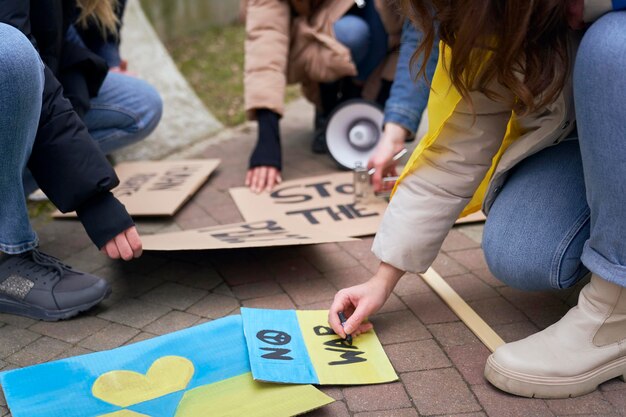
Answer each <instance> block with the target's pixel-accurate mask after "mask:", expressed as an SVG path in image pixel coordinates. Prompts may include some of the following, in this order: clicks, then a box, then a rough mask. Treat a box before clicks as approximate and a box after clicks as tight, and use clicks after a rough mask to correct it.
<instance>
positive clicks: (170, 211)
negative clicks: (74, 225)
mask: <svg viewBox="0 0 626 417" xmlns="http://www.w3.org/2000/svg"><path fill="white" fill-rule="evenodd" d="M219 164H220V161H219V159H202V160H201V159H198V160H184V161H139V162H124V163H122V164H119V165H117V166H116V167H115V172H116V173H117V176H118V177H119V179H120V185H118V186H117V187H116V188H115V189H114V190H113V194H114V195H115V196H116V197H117V198H118V199H119V200H120V201H121V202H122V204H124V205H125V206H126V210H128V213H129V214H130V215H131V216H173V215H174V214H175V213H176V212H177V211H178V209H180V208H181V207H182V205H183V204H185V203H186V202H187V200H189V198H190V197H191V196H192V195H194V194H195V192H196V191H198V189H199V188H200V187H201V186H202V184H204V183H205V182H206V180H207V178H209V175H211V173H212V172H213V171H214V170H215V169H216V168H217V166H218V165H219ZM75 216H76V214H75V213H68V214H63V213H61V212H59V211H57V212H56V213H54V214H53V217H56V218H62V217H75Z"/></svg>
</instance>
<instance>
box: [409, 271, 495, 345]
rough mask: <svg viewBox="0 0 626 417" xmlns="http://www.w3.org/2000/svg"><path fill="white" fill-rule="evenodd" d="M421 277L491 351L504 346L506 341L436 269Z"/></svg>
mask: <svg viewBox="0 0 626 417" xmlns="http://www.w3.org/2000/svg"><path fill="white" fill-rule="evenodd" d="M421 276H422V279H423V280H424V281H425V282H426V283H427V284H428V285H429V286H430V288H432V289H433V291H435V292H436V293H437V295H439V297H441V299H442V300H443V301H444V302H445V303H446V304H447V305H448V307H450V309H451V310H452V311H453V312H454V313H455V314H456V315H457V316H458V317H459V318H460V319H461V321H463V323H465V325H466V326H467V327H468V328H469V329H470V330H471V331H472V332H473V333H474V334H475V335H476V336H477V337H478V338H479V339H480V341H481V342H483V344H484V345H485V346H487V348H488V349H489V350H490V351H492V352H494V351H495V350H496V349H497V348H498V347H500V346H501V345H503V344H504V340H502V338H501V337H500V336H498V334H497V333H496V332H495V331H494V330H493V329H492V328H491V327H489V325H488V324H487V323H486V322H485V321H484V320H483V319H482V318H481V317H480V316H479V315H478V314H477V313H476V312H475V311H474V310H473V309H472V308H471V307H470V306H469V305H468V304H467V303H466V302H465V300H463V299H462V298H461V297H460V296H459V295H458V294H457V293H456V292H455V291H454V290H453V289H452V287H450V285H449V284H448V283H447V282H446V281H445V280H444V279H443V278H442V277H441V275H439V274H438V273H437V272H436V271H435V270H434V269H432V268H430V269H429V270H428V271H426V272H425V273H423V274H421Z"/></svg>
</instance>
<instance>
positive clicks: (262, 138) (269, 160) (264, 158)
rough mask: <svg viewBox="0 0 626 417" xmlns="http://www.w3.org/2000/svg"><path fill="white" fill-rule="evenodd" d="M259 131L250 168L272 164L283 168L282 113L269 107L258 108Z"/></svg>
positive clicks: (251, 156)
mask: <svg viewBox="0 0 626 417" xmlns="http://www.w3.org/2000/svg"><path fill="white" fill-rule="evenodd" d="M256 116H257V121H258V124H259V133H258V138H257V143H256V146H255V147H254V150H253V151H252V155H250V168H255V167H258V166H271V167H275V168H278V169H279V170H281V169H282V155H281V147H280V128H279V122H280V115H279V114H278V113H275V112H273V111H272V110H269V109H257V111H256Z"/></svg>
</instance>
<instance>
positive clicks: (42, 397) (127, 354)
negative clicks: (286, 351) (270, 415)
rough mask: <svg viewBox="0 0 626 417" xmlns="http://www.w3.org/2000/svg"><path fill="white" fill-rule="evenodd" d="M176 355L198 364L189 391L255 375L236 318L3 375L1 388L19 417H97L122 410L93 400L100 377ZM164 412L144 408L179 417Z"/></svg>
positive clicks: (145, 366)
mask: <svg viewBox="0 0 626 417" xmlns="http://www.w3.org/2000/svg"><path fill="white" fill-rule="evenodd" d="M170 355H175V356H182V357H184V358H187V359H189V360H191V362H193V364H194V367H195V372H194V376H193V378H192V379H191V381H190V383H189V386H188V387H187V390H191V389H194V388H197V387H199V386H203V385H207V384H211V383H214V382H217V381H221V380H223V379H227V378H232V377H234V376H237V375H241V374H243V373H246V372H250V365H249V361H248V352H247V350H246V344H245V340H244V337H243V331H242V321H241V317H240V316H232V317H227V318H224V319H221V320H216V321H213V322H210V323H206V324H202V325H200V326H196V327H193V328H190V329H186V330H182V331H179V332H175V333H171V334H169V335H166V336H161V337H156V338H154V339H150V340H146V341H143V342H139V343H135V344H133V345H129V346H124V347H121V348H117V349H114V350H110V351H106V352H98V353H91V354H88V355H83V356H77V357H74V358H68V359H63V360H59V361H56V362H51V363H46V364H42V365H36V366H31V367H28V368H24V369H18V370H13V371H7V372H3V373H1V374H0V384H1V385H2V388H3V389H4V393H5V397H6V399H7V403H8V404H9V407H10V409H11V412H12V414H13V417H85V416H89V417H96V416H99V415H101V414H106V413H112V412H115V411H119V410H120V409H121V408H120V407H117V406H114V405H111V404H107V403H105V402H104V401H101V400H99V399H97V398H95V397H93V396H92V395H91V387H92V386H93V383H94V382H95V380H96V379H97V378H98V377H99V376H100V375H102V374H104V373H106V372H109V371H114V370H121V369H124V370H129V371H135V372H140V373H145V372H146V371H147V370H148V368H149V367H150V365H152V363H153V362H154V361H155V360H157V359H159V358H161V357H163V356H170ZM172 396H173V398H172V401H175V398H174V395H173V394H172ZM151 403H153V404H151ZM176 404H178V402H176ZM135 407H137V406H135ZM163 407H164V406H163V405H162V403H161V401H146V402H145V403H143V404H142V405H141V409H142V410H145V411H147V412H144V414H148V415H151V416H153V417H161V416H163V417H166V416H167V417H169V416H173V412H171V413H169V414H167V413H164V411H167V410H165V409H164V408H163ZM133 409H134V408H133ZM174 410H175V409H174Z"/></svg>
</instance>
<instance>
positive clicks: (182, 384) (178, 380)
mask: <svg viewBox="0 0 626 417" xmlns="http://www.w3.org/2000/svg"><path fill="white" fill-rule="evenodd" d="M194 371H195V369H194V366H193V363H192V362H191V361H190V360H189V359H186V358H183V357H180V356H164V357H162V358H159V359H157V360H156V361H154V363H153V364H152V366H150V369H148V372H147V373H146V374H145V375H142V374H140V373H137V372H133V371H111V372H107V373H106V374H104V375H100V377H98V379H96V382H94V384H93V387H92V388H91V392H92V394H93V396H94V397H96V398H99V399H101V400H102V401H105V402H107V403H109V404H113V405H117V406H119V407H128V406H131V405H135V404H139V403H142V402H145V401H149V400H154V399H155V398H160V397H163V396H165V395H168V394H171V393H173V392H176V391H181V390H184V389H185V388H187V385H188V384H189V381H190V380H191V377H192V376H193V373H194Z"/></svg>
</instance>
